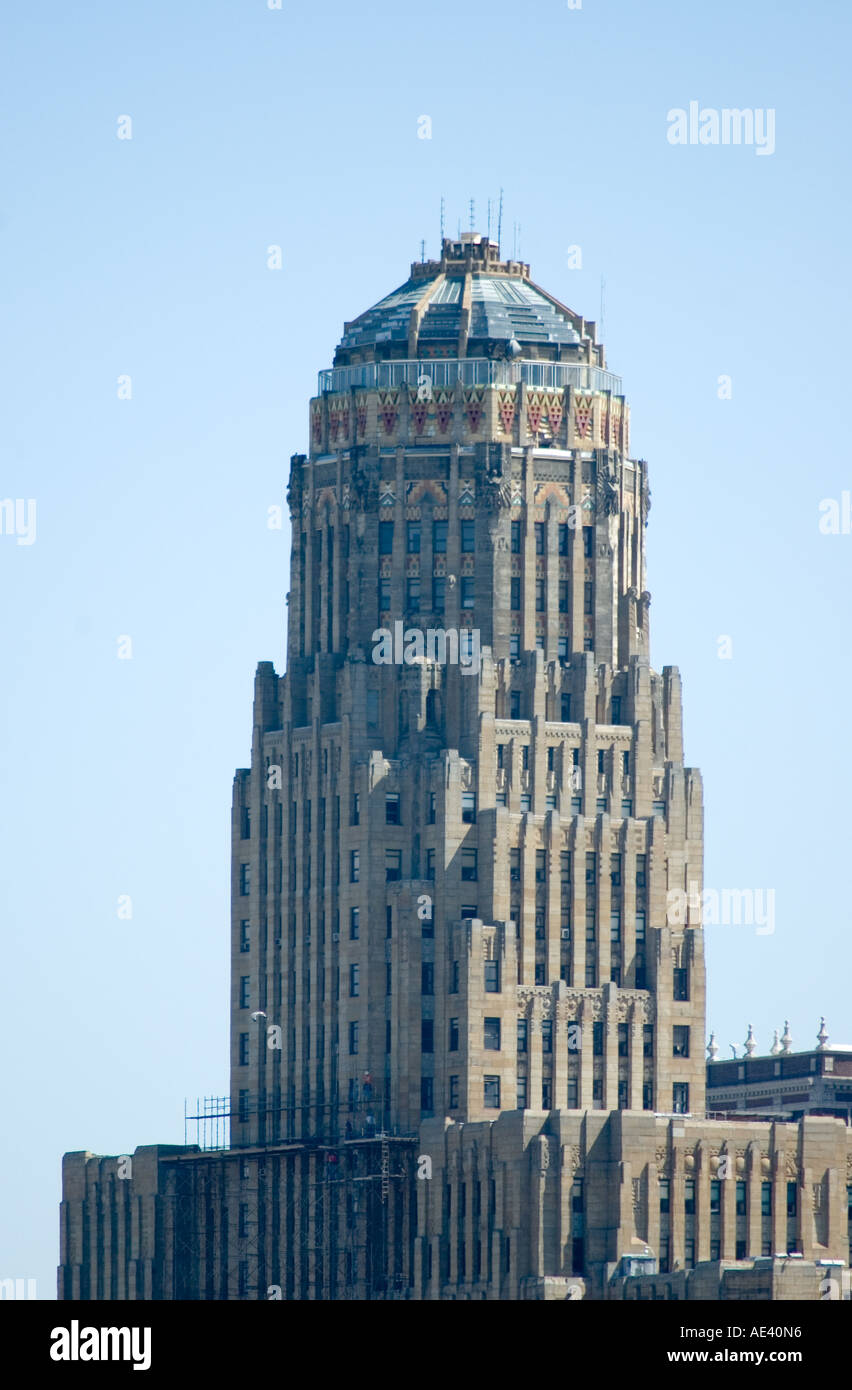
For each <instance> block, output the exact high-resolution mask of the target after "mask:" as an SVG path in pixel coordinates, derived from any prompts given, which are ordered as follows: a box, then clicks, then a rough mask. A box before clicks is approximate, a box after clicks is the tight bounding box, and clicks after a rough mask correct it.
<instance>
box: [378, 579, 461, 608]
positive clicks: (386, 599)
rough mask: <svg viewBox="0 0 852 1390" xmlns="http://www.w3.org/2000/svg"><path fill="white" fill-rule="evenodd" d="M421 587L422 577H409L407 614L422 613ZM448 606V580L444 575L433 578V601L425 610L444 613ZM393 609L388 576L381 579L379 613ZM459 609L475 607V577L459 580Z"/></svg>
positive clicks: (406, 598)
mask: <svg viewBox="0 0 852 1390" xmlns="http://www.w3.org/2000/svg"><path fill="white" fill-rule="evenodd" d="M422 592H423V591H422V590H421V587H420V576H419V575H416V574H412V575H409V576H408V578H407V579H406V581H405V608H406V612H407V613H419V612H420V599H421V595H422ZM446 606H447V580H446V576H445V575H442V574H434V575H433V576H432V601H431V604H429V606H428V607H427V608H426V609H424V612H428V613H443V612H445V611H446ZM392 607H393V598H392V594H391V581H390V579H389V578H388V577H387V576H386V575H382V576H381V577H380V579H379V612H380V613H389V612H390V611H391V609H392ZM459 607H460V608H468V609H469V608H474V607H475V588H474V580H473V575H469V574H467V575H462V577H461V579H460V580H459Z"/></svg>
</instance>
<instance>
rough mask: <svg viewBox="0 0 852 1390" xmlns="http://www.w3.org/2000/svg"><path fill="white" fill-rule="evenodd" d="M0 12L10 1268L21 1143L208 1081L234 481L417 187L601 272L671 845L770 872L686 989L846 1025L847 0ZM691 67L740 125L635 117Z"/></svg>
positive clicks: (218, 1057)
mask: <svg viewBox="0 0 852 1390" xmlns="http://www.w3.org/2000/svg"><path fill="white" fill-rule="evenodd" d="M6 24H7V35H6V39H5V43H4V45H3V47H4V57H3V60H2V62H3V68H4V69H5V70H4V72H3V74H2V77H3V80H2V83H0V91H2V95H0V103H2V120H3V127H4V130H5V160H4V163H5V171H4V177H3V198H2V210H0V226H1V227H2V264H3V281H4V289H3V294H4V299H5V300H6V303H5V305H4V309H5V313H4V319H5V320H6V327H5V341H4V346H5V354H4V357H5V361H4V366H3V370H2V373H0V392H2V402H0V404H2V409H0V420H2V433H3V437H2V460H3V467H2V482H1V483H0V497H12V498H17V497H20V498H24V499H27V498H35V499H36V501H37V535H36V541H35V543H34V544H32V545H17V543H16V539H15V537H10V536H2V537H0V595H2V625H3V627H2V630H3V644H4V655H5V660H4V662H3V673H4V674H3V680H2V684H0V699H2V723H3V730H4V740H3V742H4V756H3V759H2V769H0V777H2V783H0V816H2V824H0V836H2V846H3V874H2V903H1V905H2V921H3V927H4V964H5V969H4V971H3V977H4V978H3V983H2V999H0V1019H2V1028H3V1035H4V1036H3V1056H4V1066H3V1069H2V1071H3V1076H2V1087H3V1096H2V1108H3V1114H4V1116H5V1124H4V1127H3V1128H4V1135H3V1139H2V1168H0V1184H2V1192H3V1194H4V1196H3V1198H2V1200H0V1277H37V1278H38V1281H39V1295H40V1296H41V1297H52V1296H53V1291H54V1270H55V1265H56V1261H57V1240H58V1237H57V1203H58V1200H59V1173H60V1157H61V1154H62V1153H63V1151H65V1150H69V1149H83V1148H89V1149H91V1150H92V1151H94V1152H101V1153H113V1154H114V1153H122V1152H126V1151H128V1150H132V1149H133V1148H134V1147H135V1146H136V1145H137V1144H139V1143H150V1142H155V1141H163V1142H167V1141H171V1142H174V1141H177V1142H182V1141H183V1100H184V1096H185V1095H191V1096H193V1097H194V1096H195V1095H197V1094H204V1093H210V1094H223V1093H224V1092H225V1089H226V1086H227V1021H228V1019H227V1000H228V873H229V862H228V843H229V841H228V835H229V804H230V787H231V779H232V776H233V771H234V768H235V767H236V766H242V765H244V764H245V763H246V761H247V759H248V755H249V746H250V724H251V693H252V679H253V673H254V668H255V665H256V663H257V661H258V660H262V659H266V660H269V659H272V660H274V661H275V662H276V664H277V665H278V666H279V669H280V668H281V663H282V657H283V652H284V620H285V611H286V610H285V606H284V595H285V593H286V590H287V554H288V540H289V537H288V533H287V532H286V531H284V532H275V531H269V530H268V529H267V528H266V515H267V508H268V507H269V506H271V505H273V504H274V503H276V502H281V501H283V489H284V486H285V482H286V476H287V470H288V458H289V455H290V454H291V453H292V452H294V451H297V450H303V449H305V447H306V444H307V402H308V398H309V396H310V395H311V393H312V391H313V390H314V389H315V383H316V376H315V374H316V371H317V370H318V369H319V368H321V367H324V366H328V365H329V364H330V362H331V356H332V351H333V348H334V345H335V343H336V341H337V339H338V337H339V335H340V331H341V327H342V323H343V320H344V319H349V318H353V317H355V315H356V314H358V313H359V312H361V311H362V310H364V309H365V308H367V307H368V306H369V305H370V304H371V303H373V302H374V301H375V300H377V299H378V298H380V297H381V296H382V295H383V294H384V293H386V292H388V291H389V290H390V289H392V288H393V287H394V286H395V285H397V284H399V283H400V282H401V281H403V280H404V279H405V277H406V274H407V270H408V265H409V262H410V261H411V260H413V259H416V258H418V257H419V253H420V241H421V238H424V237H425V239H426V243H427V250H428V252H429V253H431V254H434V253H435V251H436V249H437V241H438V232H439V201H440V197H441V195H442V194H444V195H445V197H446V201H447V226H448V229H449V230H453V231H454V230H455V229H456V227H457V224H458V222H459V221H461V224H462V227H463V228H465V227H467V225H468V217H469V214H468V204H469V199H470V198H471V197H473V198H475V199H476V206H477V211H478V214H479V216H478V219H477V220H478V222H479V223H480V224H482V223H483V222H484V212H485V205H486V201H487V199H488V198H489V197H491V198H493V199H496V198H497V195H498V191H499V189H500V187H501V186H502V187H503V188H504V190H505V193H504V198H505V211H504V236H503V243H504V249H506V248H508V249H509V250H511V229H512V225H513V223H514V222H520V224H521V229H522V230H521V251H522V254H523V256H524V258H525V259H526V260H528V261H530V262H531V265H532V271H533V276H534V278H535V279H536V280H537V281H538V282H539V283H540V284H543V285H545V286H546V287H547V288H548V289H549V290H551V291H552V292H553V293H554V294H556V295H557V296H558V297H559V298H561V299H563V300H564V301H566V302H568V303H569V304H570V305H571V306H572V307H574V308H576V309H577V310H578V311H580V312H582V313H584V314H585V315H586V316H587V317H589V318H597V317H598V312H599V304H600V281H601V276H604V277H605V279H606V321H605V339H606V343H607V349H608V360H609V363H610V365H611V366H612V368H613V369H614V370H615V371H617V372H620V373H621V374H622V375H623V378H624V383H625V390H626V392H627V395H628V397H629V399H630V401H631V405H632V411H633V433H632V442H633V452H634V453H635V454H637V455H639V456H642V457H644V458H646V459H648V461H649V463H650V468H651V484H652V491H653V507H652V511H651V520H650V526H649V533H648V546H649V557H650V587H651V590H652V592H653V604H652V608H651V617H652V640H653V659H654V663H655V665H656V666H657V667H658V668H659V667H661V666H662V665H664V664H669V663H671V664H675V665H678V666H679V667H680V669H681V672H682V674H683V679H684V699H685V732H686V747H687V759H688V761H689V762H690V763H691V764H694V765H697V766H699V767H700V768H701V769H702V771H703V774H704V779H705V790H706V810H707V855H706V883H707V885H708V886H715V887H718V888H722V887H735V888H736V887H753V888H774V890H775V894H776V930H775V933H774V935H771V936H758V935H757V934H756V933H755V931H754V929H753V928H746V927H740V928H737V927H718V928H715V929H709V930H708V959H709V987H710V988H709V1018H708V1022H709V1024H710V1026H711V1027H713V1028H714V1029H715V1030H716V1034H717V1037H718V1038H719V1040H720V1042H721V1043H722V1044H723V1046H724V1047H725V1049H726V1050H727V1043H728V1041H729V1040H731V1041H734V1042H736V1043H741V1042H742V1040H743V1039H744V1038H745V1034H746V1026H747V1024H748V1023H753V1024H754V1027H755V1030H756V1034H757V1038H758V1042H759V1044H760V1049H761V1051H765V1050H766V1049H767V1048H768V1046H769V1043H770V1041H771V1030H772V1029H773V1028H774V1027H779V1028H780V1027H782V1026H783V1021H784V1019H785V1018H789V1019H790V1022H791V1027H792V1032H793V1037H794V1045H795V1046H797V1047H805V1046H810V1045H811V1044H812V1043H813V1040H814V1037H815V1034H816V1032H817V1029H818V1026H819V1016H820V1014H821V1013H825V1015H826V1017H827V1019H828V1024H829V1031H830V1035H831V1037H832V1039H833V1040H834V1041H836V1042H840V1041H846V1042H852V1016H850V1014H852V1007H850V1003H849V987H848V976H849V965H850V945H849V937H850V927H852V923H850V908H849V893H848V890H847V888H846V884H845V881H844V879H843V877H842V875H841V873H840V870H841V869H842V867H843V865H844V864H845V863H846V862H847V859H848V856H849V839H850V819H852V810H850V795H849V788H850V783H852V746H851V745H850V739H849V717H848V691H849V686H850V677H852V658H850V641H849V620H848V616H847V615H846V614H845V611H844V609H843V603H844V602H845V601H846V598H847V596H848V593H849V578H850V559H852V536H825V535H821V534H820V532H819V529H818V516H819V513H818V508H819V503H820V501H821V500H822V499H824V498H828V497H836V498H838V499H839V498H840V496H841V493H842V492H843V490H844V489H847V490H848V489H851V488H852V466H850V460H849V444H848V438H847V433H848V430H847V420H848V408H847V406H846V397H847V396H848V386H849V351H848V349H849V321H850V303H849V300H850V276H849V267H848V256H849V249H848V248H849V224H850V208H849V191H848V190H849V180H848V172H849V147H848V129H849V121H850V105H849V100H848V95H847V92H848V66H847V65H848V53H849V50H850V32H849V30H850V11H849V7H848V6H847V5H846V4H845V3H843V0H822V3H817V4H810V5H804V4H801V3H798V2H797V0H796V2H794V0H751V3H749V4H748V5H744V4H743V2H742V0H718V3H713V4H708V5H696V4H689V3H686V0H644V2H643V3H641V4H638V3H636V0H583V7H582V9H581V10H570V9H568V7H567V5H566V4H562V5H560V4H559V3H558V0H551V3H544V0H534V2H533V3H531V4H529V5H526V6H523V7H518V6H515V5H510V4H507V3H505V0H494V3H492V4H491V5H490V6H489V7H488V9H487V10H484V9H482V8H481V7H479V8H477V7H475V6H464V7H459V6H458V5H457V4H451V3H447V0H438V3H434V4H431V5H429V6H426V7H422V6H410V5H409V6H405V5H397V4H386V3H374V4H372V5H370V6H369V7H368V8H366V9H365V8H364V7H363V6H354V5H351V4H342V3H340V0H331V3H327V4H325V5H323V6H322V7H320V8H317V7H315V6H310V5H304V6H295V5H294V4H292V0H284V5H283V8H282V10H280V11H278V10H270V9H269V8H268V7H267V5H266V3H265V0H231V2H230V3H224V0H219V2H218V3H217V2H216V0H204V3H201V0H182V3H180V4H171V3H165V2H164V0H151V2H150V3H147V4H145V5H116V4H115V3H109V4H107V3H104V0H88V3H87V4H85V5H83V6H69V5H60V4H57V3H48V4H38V5H33V4H31V3H30V4H25V3H21V0H19V2H18V3H17V4H13V5H12V6H11V7H9V8H8V9H7V21H6ZM692 100H695V101H698V102H700V103H701V105H702V106H705V107H712V108H716V109H719V108H722V107H725V106H729V107H738V108H763V109H766V108H773V109H774V110H775V112H776V150H775V153H774V154H773V155H772V156H770V157H765V156H764V157H761V156H758V155H757V154H756V153H755V150H754V149H753V148H746V147H740V148H734V147H730V146H728V147H722V146H719V147H710V146H707V147H704V146H696V147H692V146H690V147H673V146H672V145H670V144H669V142H668V140H667V138H666V132H667V128H668V127H667V120H666V117H667V112H668V111H669V110H670V109H671V108H675V107H682V108H687V107H688V105H689V102H690V101H692ZM127 115H129V116H130V117H131V119H132V135H133V138H132V140H119V139H118V138H117V135H116V131H117V128H118V120H119V117H121V116H127ZM421 115H429V116H430V117H431V119H432V139H431V140H422V139H418V137H417V122H418V117H419V116H421ZM273 244H278V245H280V246H281V247H282V250H283V261H284V265H283V269H282V270H281V271H278V272H275V271H270V270H269V269H267V265H266V253H267V247H268V246H269V245H273ZM575 244H578V245H580V246H581V248H582V256H583V268H582V270H572V269H570V268H569V266H568V256H567V249H568V247H569V246H571V245H575ZM122 374H129V375H130V376H131V378H132V392H133V395H132V400H129V401H121V400H119V399H118V398H117V378H118V377H119V375H122ZM721 374H728V375H730V377H731V378H732V393H733V394H732V399H731V400H728V401H720V400H719V399H718V398H717V378H718V377H719V376H720V375H721ZM125 634H126V635H129V636H130V637H131V638H132V643H133V657H132V660H129V661H128V660H119V659H118V658H117V643H118V639H119V637H120V636H122V635H125ZM721 635H729V636H730V637H731V639H732V643H733V658H732V659H731V660H726V661H725V660H720V659H719V657H718V655H717V651H718V646H717V642H718V638H719V637H720V636H721ZM121 894H129V895H130V896H131V898H132V904H133V917H132V920H129V921H128V920H121V919H119V917H118V913H117V904H118V898H119V895H121Z"/></svg>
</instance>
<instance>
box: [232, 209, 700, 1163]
mask: <svg viewBox="0 0 852 1390" xmlns="http://www.w3.org/2000/svg"><path fill="white" fill-rule="evenodd" d="M320 387H321V391H320V394H319V395H318V396H317V397H316V398H315V399H314V400H312V401H311V404H310V428H311V451H310V454H309V455H307V456H299V455H297V456H295V457H294V458H293V460H292V471H291V477H290V489H289V502H290V508H291V516H292V528H293V545H292V564H291V587H290V596H289V632H288V659H287V671H286V674H284V675H283V676H282V677H277V676H276V675H275V673H274V671H273V670H272V668H271V667H270V666H262V667H261V668H260V670H259V672H258V678H257V686H256V696H255V715H254V739H253V746H252V765H251V768H250V769H247V770H245V771H241V772H240V773H239V774H238V776H237V781H236V789H235V801H234V822H233V825H234V830H233V833H234V845H233V854H234V872H233V885H234V899H233V914H234V915H233V931H232V943H233V956H232V959H233V977H234V978H233V991H232V1044H231V1049H232V1050H231V1064H232V1071H231V1077H232V1082H231V1088H232V1089H231V1101H232V1109H233V1112H234V1113H235V1114H236V1116H237V1121H236V1125H235V1128H234V1130H233V1137H234V1140H235V1141H236V1142H237V1143H239V1144H244V1143H250V1142H265V1141H266V1140H267V1139H280V1138H296V1137H307V1136H309V1135H323V1136H328V1135H332V1136H333V1135H337V1134H338V1133H339V1132H340V1131H341V1129H343V1130H345V1125H346V1122H347V1120H349V1122H350V1124H351V1125H353V1126H356V1127H360V1126H361V1125H363V1124H364V1123H365V1122H366V1117H367V1116H368V1115H372V1117H373V1119H374V1121H375V1123H376V1124H377V1125H380V1126H381V1127H382V1128H383V1129H388V1130H390V1131H391V1132H397V1131H399V1132H411V1131H413V1130H415V1129H416V1128H417V1127H418V1126H419V1124H420V1122H421V1120H422V1119H424V1118H427V1117H430V1116H433V1115H441V1116H444V1115H446V1116H449V1117H450V1118H451V1119H452V1120H453V1121H456V1122H466V1121H471V1120H483V1119H488V1118H494V1112H495V1111H498V1112H499V1111H501V1110H514V1109H516V1108H520V1109H524V1108H530V1109H533V1110H537V1111H538V1110H548V1111H549V1110H553V1109H564V1108H569V1109H577V1108H580V1109H600V1110H615V1109H619V1108H622V1109H631V1110H643V1109H644V1110H656V1111H660V1110H662V1111H676V1112H687V1111H689V1110H690V1109H691V1108H692V1109H694V1110H696V1111H698V1112H701V1111H703V1107H704V1048H703V1034H704V962H703V953H702V941H701V933H700V931H698V930H696V929H694V928H692V927H691V926H690V925H689V924H686V925H684V926H681V927H679V928H676V929H675V928H670V927H668V926H667V925H666V923H665V915H666V914H665V904H666V900H667V898H666V895H667V892H668V890H669V889H678V890H682V889H685V888H686V886H687V884H688V883H700V881H701V871H702V797H701V780H700V777H699V774H698V773H697V772H695V771H694V770H692V769H689V768H686V767H685V766H684V762H683V739H682V727H681V724H682V721H681V699H680V680H679V677H678V673H677V671H676V669H674V668H669V667H667V668H665V669H664V670H663V673H662V675H658V674H656V673H655V672H654V671H652V669H651V667H650V663H649V653H648V614H649V595H648V593H647V591H646V587H645V523H646V519H647V513H648V499H649V490H648V480H647V473H646V467H645V464H644V463H643V462H642V461H640V460H633V459H631V458H630V454H629V411H628V407H627V403H626V401H625V399H624V396H623V395H622V392H621V383H620V381H619V379H618V378H617V377H616V376H614V375H613V374H612V373H610V372H608V371H607V370H606V367H605V363H604V353H603V349H602V348H601V347H600V346H599V345H598V344H597V342H596V340H595V331H594V325H592V324H588V323H586V322H584V320H583V319H582V318H580V317H579V316H578V315H577V314H574V313H573V312H571V311H570V310H568V309H567V308H565V307H564V306H563V305H561V304H560V303H559V302H558V301H557V300H554V299H553V298H552V296H550V295H548V294H546V293H545V292H544V291H542V290H540V289H539V288H538V287H537V286H536V285H534V284H533V282H532V281H531V280H530V278H529V269H528V267H527V266H526V265H522V264H519V263H516V262H504V261H501V260H500V259H499V256H498V250H497V247H496V245H495V244H494V243H493V242H490V241H488V240H486V239H484V238H480V237H476V236H473V235H468V236H464V237H463V238H462V240H461V242H459V243H452V242H445V243H444V248H443V254H442V257H441V259H440V261H431V262H426V263H421V264H415V265H413V266H412V267H411V275H410V277H409V279H408V280H407V281H406V283H405V284H404V285H403V286H402V287H401V288H400V289H398V290H396V291H395V292H394V293H393V294H392V295H390V296H389V297H388V298H387V299H385V300H383V301H382V302H381V303H380V304H378V305H377V306H376V307H375V308H374V309H372V310H370V311H369V312H368V313H366V314H364V315H362V316H361V317H360V318H358V319H356V320H355V321H354V322H353V323H351V324H347V325H346V328H345V332H344V336H343V339H342V341H341V343H340V345H339V347H338V349H337V352H336V354H335V358H334V365H333V367H332V368H331V370H330V371H327V372H323V373H322V374H321V378H320ZM430 633H432V634H441V637H436V636H434V635H433V637H432V638H431V640H430V637H429V634H430ZM383 634H386V635H383ZM457 648H458V650H457ZM454 657H455V658H456V659H455V660H454ZM258 1010H261V1011H263V1013H264V1014H265V1015H266V1018H265V1019H264V1020H263V1021H262V1022H263V1025H264V1028H265V1029H267V1030H268V1029H270V1028H277V1029H280V1036H279V1035H278V1034H277V1033H276V1034H275V1037H274V1039H273V1038H271V1037H270V1036H267V1034H266V1033H265V1032H264V1029H263V1028H257V1027H256V1026H253V1025H252V1023H251V1016H252V1013H253V1012H256V1011H258ZM273 1041H274V1043H275V1045H274V1046H272V1047H269V1046H267V1042H273ZM279 1043H280V1046H279V1045H278V1044H279ZM365 1078H366V1079H365Z"/></svg>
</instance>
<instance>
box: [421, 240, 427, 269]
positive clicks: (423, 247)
mask: <svg viewBox="0 0 852 1390" xmlns="http://www.w3.org/2000/svg"><path fill="white" fill-rule="evenodd" d="M425 259H426V242H425V241H422V240H421V242H420V264H421V265H422V264H423V262H424V261H425Z"/></svg>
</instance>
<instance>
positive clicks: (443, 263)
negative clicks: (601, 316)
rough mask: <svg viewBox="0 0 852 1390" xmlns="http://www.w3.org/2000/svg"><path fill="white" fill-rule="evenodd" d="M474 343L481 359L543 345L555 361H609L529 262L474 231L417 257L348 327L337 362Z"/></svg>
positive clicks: (425, 353)
mask: <svg viewBox="0 0 852 1390" xmlns="http://www.w3.org/2000/svg"><path fill="white" fill-rule="evenodd" d="M468 343H470V344H473V343H475V344H476V345H477V346H476V350H475V355H477V356H481V355H486V356H492V355H493V356H496V357H508V358H510V359H511V358H512V357H514V356H520V355H521V352H522V351H523V355H524V356H525V357H529V356H530V352H529V349H530V348H537V349H539V350H540V353H541V355H542V356H543V357H545V358H548V359H550V360H554V361H555V360H560V359H562V360H572V359H573V360H579V361H591V362H594V363H596V364H597V365H599V366H603V354H602V351H601V349H600V348H595V349H594V350H593V351H592V350H591V345H593V344H594V325H593V324H587V323H585V321H584V320H583V318H582V316H581V315H579V314H576V313H574V311H573V310H572V309H569V308H567V306H566V305H564V304H561V303H560V302H559V300H558V299H555V298H554V297H553V296H552V295H550V294H548V293H547V291H546V290H543V289H541V288H540V286H538V285H535V284H534V283H533V282H532V280H531V279H530V278H529V266H528V265H526V264H525V263H524V262H522V261H501V260H500V253H499V248H498V246H497V244H496V242H493V241H490V240H488V239H487V238H485V237H481V236H478V235H477V234H476V233H472V232H469V233H464V234H463V235H462V237H461V240H460V241H449V240H445V241H444V243H443V247H442V254H441V258H440V260H437V261H436V260H432V261H420V262H415V263H414V264H413V265H412V266H411V272H410V274H409V277H408V279H407V280H406V281H405V283H404V284H402V285H400V286H399V287H398V288H397V289H395V290H393V291H392V292H391V293H390V294H388V295H386V296H385V297H384V299H381V300H379V302H378V303H377V304H374V305H373V306H372V308H370V309H367V310H366V311H365V312H364V313H363V314H359V315H358V317H357V318H356V319H353V320H352V322H351V323H346V324H344V331H343V337H342V339H341V341H340V344H339V346H338V348H337V352H336V354H335V358H334V365H335V367H338V366H345V365H347V364H349V363H350V362H356V361H370V360H380V359H384V358H387V357H393V356H397V355H401V356H403V357H417V356H419V357H429V356H435V357H439V358H440V357H444V356H447V355H448V353H447V345H449V346H450V347H451V349H452V351H451V353H450V354H449V355H452V356H454V357H455V356H458V357H464V356H466V355H468V354H467V344H468ZM584 343H586V344H588V347H587V348H586V349H585V350H584V348H583V345H584ZM400 348H401V349H402V351H401V353H400V351H399V350H400ZM524 349H527V350H526V351H524Z"/></svg>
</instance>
